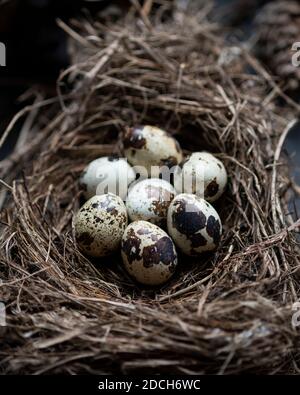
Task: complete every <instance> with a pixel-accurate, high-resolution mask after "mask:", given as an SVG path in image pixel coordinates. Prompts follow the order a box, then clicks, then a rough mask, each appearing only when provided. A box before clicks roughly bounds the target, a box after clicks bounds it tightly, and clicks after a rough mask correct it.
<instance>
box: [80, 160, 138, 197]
mask: <svg viewBox="0 0 300 395" xmlns="http://www.w3.org/2000/svg"><path fill="white" fill-rule="evenodd" d="M134 180H135V172H134V170H133V168H132V167H131V166H130V165H129V164H128V163H127V160H126V159H124V158H118V157H117V156H104V157H102V158H98V159H95V160H93V161H92V162H91V163H90V164H89V165H88V166H87V167H86V168H85V170H84V171H83V173H82V175H81V178H80V181H79V183H80V185H81V188H82V189H83V191H84V197H85V198H86V199H89V198H90V197H92V196H94V195H102V194H104V193H108V192H111V193H115V194H116V195H118V196H120V197H121V198H122V199H123V200H124V199H125V197H126V195H127V192H128V185H130V183H131V182H132V181H134Z"/></svg>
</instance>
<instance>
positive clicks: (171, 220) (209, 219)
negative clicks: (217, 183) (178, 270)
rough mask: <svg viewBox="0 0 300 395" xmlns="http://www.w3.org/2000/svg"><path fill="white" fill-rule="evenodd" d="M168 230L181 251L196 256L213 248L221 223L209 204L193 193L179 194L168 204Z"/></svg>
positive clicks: (220, 229) (216, 243) (216, 241)
mask: <svg viewBox="0 0 300 395" xmlns="http://www.w3.org/2000/svg"><path fill="white" fill-rule="evenodd" d="M168 233H169V235H170V236H171V237H172V239H173V240H174V243H175V244H176V245H177V247H178V248H179V249H180V250H181V251H182V252H183V253H185V254H186V255H190V256H196V255H199V254H201V253H202V252H205V251H212V250H214V249H216V247H217V245H218V244H219V241H220V238H221V233H222V225H221V220H220V217H219V215H218V213H217V212H216V210H215V209H214V208H213V206H212V205H211V204H209V203H208V202H207V201H206V200H204V199H202V198H200V197H198V196H196V195H192V194H186V193H182V194H180V195H178V196H176V197H175V199H174V200H173V201H172V203H171V204H170V207H169V210H168Z"/></svg>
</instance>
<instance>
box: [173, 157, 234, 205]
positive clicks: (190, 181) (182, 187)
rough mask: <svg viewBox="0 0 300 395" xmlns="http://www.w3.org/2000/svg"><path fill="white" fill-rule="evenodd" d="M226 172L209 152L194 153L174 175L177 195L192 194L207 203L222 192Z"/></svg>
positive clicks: (224, 185) (225, 182) (214, 199)
mask: <svg viewBox="0 0 300 395" xmlns="http://www.w3.org/2000/svg"><path fill="white" fill-rule="evenodd" d="M226 184H227V172H226V169H225V167H224V165H223V163H222V162H221V161H220V160H219V159H218V158H216V157H215V156H213V155H212V154H210V153H209V152H194V153H193V154H192V155H191V156H190V157H188V158H187V159H186V160H185V161H184V162H183V163H182V164H181V169H180V167H178V168H177V169H176V170H175V173H174V186H175V189H176V191H177V193H194V194H196V195H198V196H199V197H202V198H204V199H205V200H207V201H209V202H214V201H216V200H217V199H218V198H219V197H220V196H221V195H222V193H223V192H224V190H225V188H226Z"/></svg>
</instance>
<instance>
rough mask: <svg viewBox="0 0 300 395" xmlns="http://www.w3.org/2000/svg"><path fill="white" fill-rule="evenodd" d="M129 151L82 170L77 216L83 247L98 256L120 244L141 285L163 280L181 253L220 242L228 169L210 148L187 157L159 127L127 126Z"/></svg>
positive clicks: (125, 141)
mask: <svg viewBox="0 0 300 395" xmlns="http://www.w3.org/2000/svg"><path fill="white" fill-rule="evenodd" d="M123 148H124V154H125V157H126V158H118V157H116V156H112V157H101V158H99V159H96V160H94V161H92V162H91V163H89V164H88V166H87V167H86V168H85V170H84V171H83V173H82V175H81V178H80V185H81V188H82V190H83V195H84V197H85V199H86V200H87V201H86V202H85V204H83V206H82V207H81V208H80V210H79V211H78V213H77V214H76V216H75V219H74V226H75V235H76V240H77V244H78V246H79V248H80V249H81V251H82V252H83V253H84V254H86V255H88V256H92V257H104V256H108V255H110V254H112V253H114V252H117V251H119V250H120V249H121V255H122V260H123V264H124V267H125V269H126V271H127V272H128V273H129V274H130V275H131V276H132V277H133V278H134V279H135V280H136V281H137V282H139V283H141V284H146V285H160V284H163V283H165V282H166V281H167V280H169V278H170V277H171V276H172V275H173V273H174V272H175V270H176V267H177V263H178V258H177V251H180V252H181V253H183V254H185V255H188V256H199V255H201V254H202V253H204V252H207V251H213V250H215V249H216V247H217V246H218V243H219V241H220V237H221V233H222V224H221V220H220V217H219V215H218V213H217V211H216V210H215V208H214V207H213V206H212V204H211V203H212V202H215V201H216V200H217V199H218V198H219V197H220V196H221V195H222V193H223V192H224V190H225V188H226V183H227V173H226V170H225V167H224V165H223V163H222V162H221V161H220V160H219V159H217V158H216V157H215V156H213V155H212V154H210V153H208V152H195V153H192V154H191V155H190V156H187V157H185V158H184V156H183V153H182V150H181V148H180V145H179V143H178V142H177V141H176V140H175V139H174V138H173V137H172V136H170V135H169V134H168V133H166V132H165V131H164V130H162V129H159V128H157V127H154V126H138V127H133V128H128V129H126V131H125V133H124V136H123ZM166 169H167V170H168V169H169V170H170V171H169V172H168V171H166ZM166 174H168V175H169V176H170V174H172V177H169V178H168V179H166V178H167V177H163V175H166ZM171 179H172V183H171V181H170V180H171ZM103 181H105V186H106V187H105V188H104V190H103V188H102V189H101V188H100V189H101V190H100V189H99V185H102V186H103V185H104V183H103ZM172 184H173V185H172ZM112 191H113V193H112ZM124 201H125V203H124Z"/></svg>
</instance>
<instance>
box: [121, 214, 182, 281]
mask: <svg viewBox="0 0 300 395" xmlns="http://www.w3.org/2000/svg"><path fill="white" fill-rule="evenodd" d="M121 253H122V259H123V263H124V266H125V269H126V270H127V272H128V273H129V274H130V275H131V276H132V277H133V278H134V279H135V280H136V281H138V282H139V283H141V284H145V285H160V284H163V283H165V282H166V281H167V280H169V278H170V277H171V276H172V274H173V273H174V271H175V269H176V266H177V253H176V249H175V245H174V243H173V241H172V239H171V238H170V237H169V236H168V235H167V233H166V232H164V231H163V230H162V229H160V228H159V227H158V226H156V225H154V224H151V223H150V222H146V221H135V222H132V223H131V224H130V225H128V227H127V228H126V230H125V233H124V235H123V238H122V245H121Z"/></svg>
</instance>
